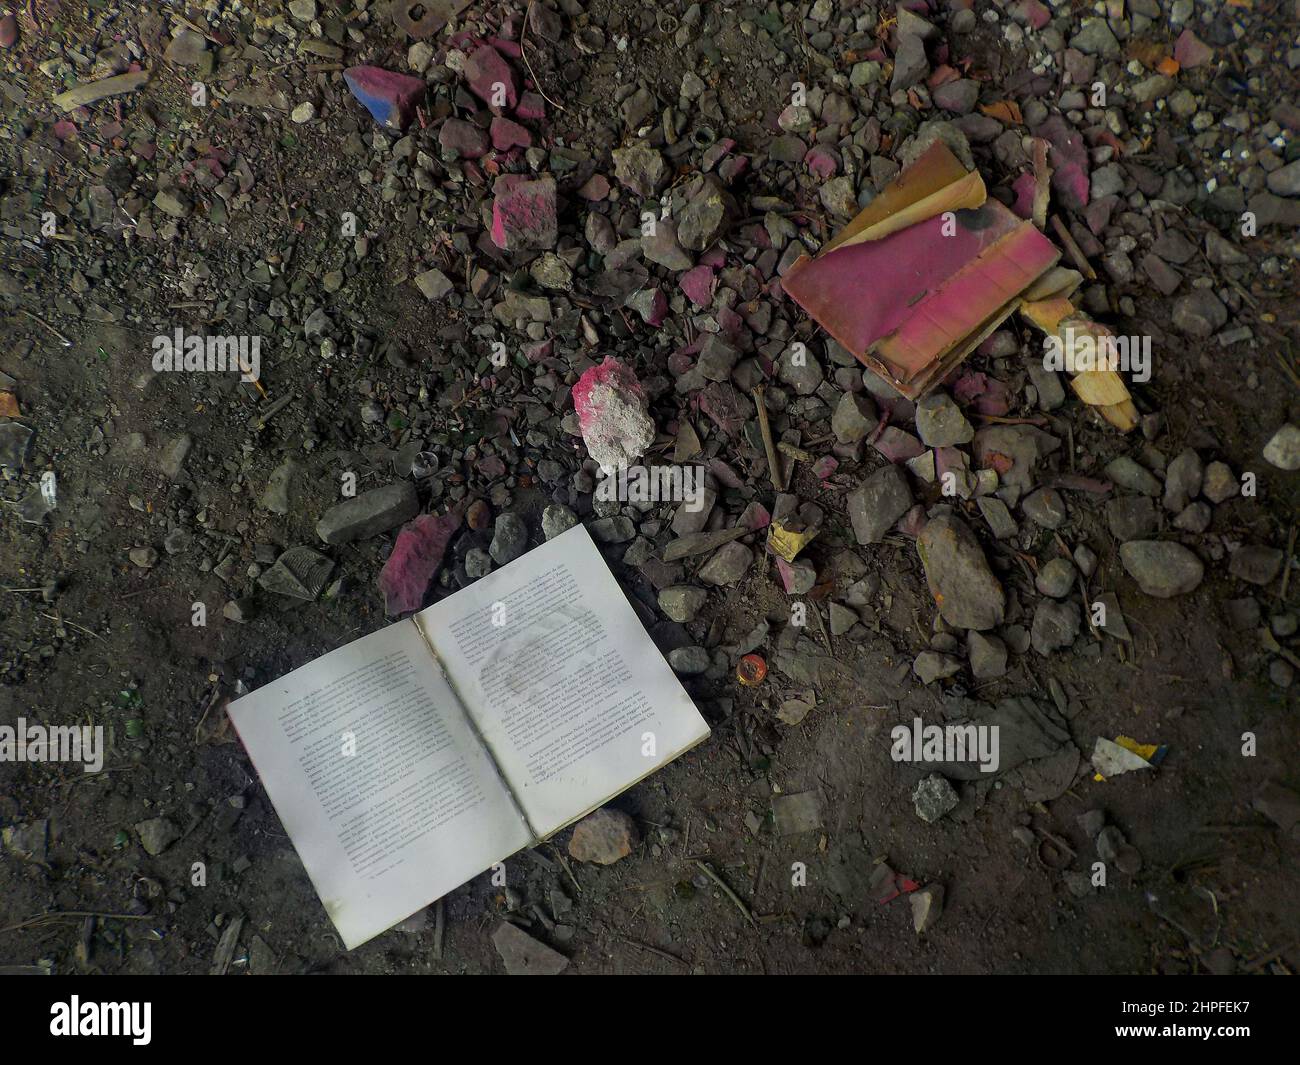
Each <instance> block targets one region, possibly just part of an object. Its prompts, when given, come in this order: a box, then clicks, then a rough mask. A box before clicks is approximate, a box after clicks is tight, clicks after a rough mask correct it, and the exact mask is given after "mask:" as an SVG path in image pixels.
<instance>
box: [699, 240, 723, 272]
mask: <svg viewBox="0 0 1300 1065" xmlns="http://www.w3.org/2000/svg"><path fill="white" fill-rule="evenodd" d="M700 262H701V263H702V264H703V265H705V266H711V267H713V268H714V269H715V270H721V269H722V268H723V267H724V266H726V265H727V253H726V252H724V251H723V250H722V249H721V248H719V247H717V246H714V247H712V248H710V249H709V250H708V251H706V252H705V253H704V254H703V255H701V256H700Z"/></svg>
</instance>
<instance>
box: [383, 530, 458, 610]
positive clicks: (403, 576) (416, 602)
mask: <svg viewBox="0 0 1300 1065" xmlns="http://www.w3.org/2000/svg"><path fill="white" fill-rule="evenodd" d="M458 528H460V515H459V514H455V513H452V514H442V515H437V514H421V515H420V516H419V517H418V518H413V519H411V521H409V522H407V523H406V525H405V526H403V528H402V531H401V532H399V533H398V534H397V543H396V544H394V545H393V553H392V554H391V555H389V556H388V561H387V562H385V563H384V568H383V569H382V570H380V572H379V590H380V591H381V592H383V593H384V612H385V613H387V614H390V615H393V614H405V613H407V612H408V611H411V610H419V609H420V607H421V606H422V605H423V604H424V596H425V593H426V592H428V590H429V582H430V581H431V580H432V579H433V575H434V574H435V573H436V572H437V571H438V567H439V566H441V565H442V558H443V555H445V554H446V552H447V545H448V544H449V543H451V538H452V536H453V535H454V534H455V532H456V530H457V529H458Z"/></svg>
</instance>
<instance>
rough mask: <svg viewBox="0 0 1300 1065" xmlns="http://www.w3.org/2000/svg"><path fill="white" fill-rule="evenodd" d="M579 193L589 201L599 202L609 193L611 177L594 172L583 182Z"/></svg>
mask: <svg viewBox="0 0 1300 1065" xmlns="http://www.w3.org/2000/svg"><path fill="white" fill-rule="evenodd" d="M578 195H579V196H581V197H582V198H583V199H584V200H586V201H587V202H588V203H598V202H600V201H601V200H603V199H604V198H605V197H606V196H608V195H609V178H607V177H606V176H605V175H604V174H592V175H591V177H589V178H587V180H586V181H584V182H583V183H582V188H580V189H579V190H578Z"/></svg>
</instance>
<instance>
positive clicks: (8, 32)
mask: <svg viewBox="0 0 1300 1065" xmlns="http://www.w3.org/2000/svg"><path fill="white" fill-rule="evenodd" d="M17 40H18V18H17V17H16V16H15V15H14V14H13V12H9V13H8V14H6V15H5V16H4V17H3V18H0V48H12V47H13V46H14V44H15V42H16V41H17Z"/></svg>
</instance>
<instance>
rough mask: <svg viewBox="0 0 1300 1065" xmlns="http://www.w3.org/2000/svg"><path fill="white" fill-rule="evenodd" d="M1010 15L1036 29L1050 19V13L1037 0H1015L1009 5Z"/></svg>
mask: <svg viewBox="0 0 1300 1065" xmlns="http://www.w3.org/2000/svg"><path fill="white" fill-rule="evenodd" d="M1011 17H1012V18H1014V19H1015V20H1016V21H1017V22H1022V23H1025V24H1027V25H1030V26H1032V27H1033V28H1034V29H1036V30H1041V29H1042V28H1043V27H1044V26H1046V25H1047V24H1048V23H1049V22H1051V21H1052V13H1051V12H1050V11H1049V10H1048V9H1047V8H1045V7H1044V6H1043V5H1042V4H1040V3H1039V2H1038V0H1016V2H1015V3H1014V4H1012V5H1011Z"/></svg>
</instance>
